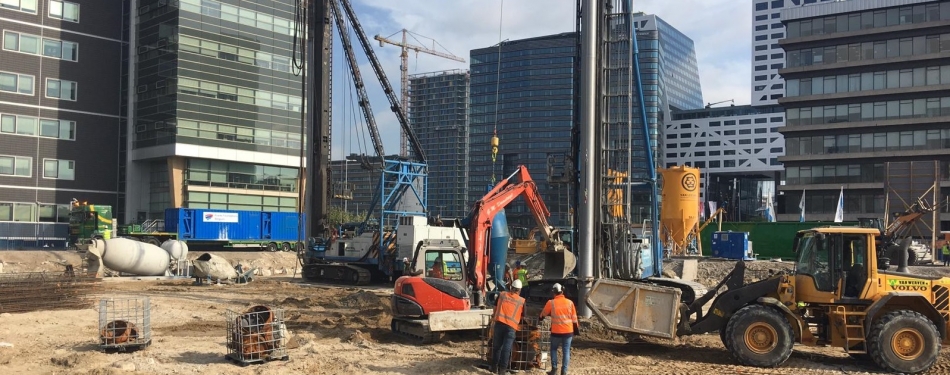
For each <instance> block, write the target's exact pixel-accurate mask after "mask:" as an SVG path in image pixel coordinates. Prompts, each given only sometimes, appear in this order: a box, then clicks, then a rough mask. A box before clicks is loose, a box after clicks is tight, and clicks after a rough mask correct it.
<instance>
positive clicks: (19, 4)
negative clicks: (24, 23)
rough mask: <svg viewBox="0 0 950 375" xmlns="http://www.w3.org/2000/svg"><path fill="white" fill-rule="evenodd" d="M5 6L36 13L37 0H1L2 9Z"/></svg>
mask: <svg viewBox="0 0 950 375" xmlns="http://www.w3.org/2000/svg"><path fill="white" fill-rule="evenodd" d="M3 8H5V9H13V10H19V11H21V12H26V13H36V0H0V9H3Z"/></svg>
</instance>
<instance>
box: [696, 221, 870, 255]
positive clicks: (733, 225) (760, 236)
mask: <svg viewBox="0 0 950 375" xmlns="http://www.w3.org/2000/svg"><path fill="white" fill-rule="evenodd" d="M857 225H858V223H857V222H844V223H834V222H822V221H806V222H804V223H802V222H794V221H792V222H774V223H772V222H723V223H722V231H724V232H728V231H733V232H749V241H751V242H752V251H753V252H754V253H755V254H756V256H757V257H758V258H759V259H769V258H782V259H786V260H793V259H795V254H794V252H793V251H792V240H794V239H795V233H798V231H800V230H807V229H812V228H817V227H827V226H835V227H842V226H857ZM718 230H719V226H718V225H717V224H716V223H715V222H713V223H712V224H709V226H708V227H706V229H704V230H703V233H702V239H703V255H705V256H711V255H712V242H711V239H712V235H713V232H716V231H718Z"/></svg>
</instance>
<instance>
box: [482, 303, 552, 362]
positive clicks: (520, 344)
mask: <svg viewBox="0 0 950 375" xmlns="http://www.w3.org/2000/svg"><path fill="white" fill-rule="evenodd" d="M482 319H483V322H482V323H483V324H482V326H483V327H485V328H483V329H482V344H481V347H480V348H479V354H480V355H481V357H482V358H484V359H485V361H487V362H488V363H492V361H493V359H492V357H493V355H494V353H492V345H493V341H494V338H493V337H492V335H493V332H494V324H495V322H494V321H493V320H492V316H490V315H488V316H483V317H482ZM550 349H551V324H550V322H548V321H546V320H538V318H537V317H528V316H525V317H523V318H522V319H521V325H520V326H519V327H518V330H517V331H515V341H514V343H512V345H511V359H510V361H509V362H508V369H509V370H512V371H528V370H531V369H535V368H539V369H544V368H546V364H547V361H548V353H549V351H550Z"/></svg>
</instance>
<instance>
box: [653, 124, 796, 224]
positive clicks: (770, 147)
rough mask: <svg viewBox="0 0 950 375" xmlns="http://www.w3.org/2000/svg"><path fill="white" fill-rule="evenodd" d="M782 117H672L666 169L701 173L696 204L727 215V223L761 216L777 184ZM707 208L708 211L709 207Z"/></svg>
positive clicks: (667, 132)
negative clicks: (679, 167)
mask: <svg viewBox="0 0 950 375" xmlns="http://www.w3.org/2000/svg"><path fill="white" fill-rule="evenodd" d="M784 123H785V112H784V110H783V109H782V108H781V107H780V106H777V105H771V106H732V107H722V108H706V109H698V110H692V111H675V112H673V120H672V121H671V122H670V124H669V125H668V126H667V128H666V135H665V138H666V139H665V143H666V167H667V168H669V167H672V166H676V165H689V166H692V167H696V168H699V170H700V200H701V201H703V202H716V207H722V208H724V209H726V215H725V218H726V220H729V221H749V220H752V219H753V218H755V217H758V216H761V211H760V209H761V208H762V207H764V205H765V203H766V202H765V199H766V196H764V195H763V193H764V194H767V196H773V194H774V193H775V187H776V186H777V185H779V184H780V182H781V175H782V171H783V168H782V164H781V163H780V162H779V160H778V158H779V156H781V155H783V154H784V147H785V141H784V139H783V138H782V135H781V134H780V133H779V129H780V128H781V127H782V126H783V125H784ZM707 207H708V206H707Z"/></svg>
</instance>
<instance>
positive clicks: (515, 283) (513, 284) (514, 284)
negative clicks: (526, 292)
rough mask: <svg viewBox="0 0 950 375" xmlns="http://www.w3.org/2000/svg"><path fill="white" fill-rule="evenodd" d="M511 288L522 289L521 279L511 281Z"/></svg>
mask: <svg viewBox="0 0 950 375" xmlns="http://www.w3.org/2000/svg"><path fill="white" fill-rule="evenodd" d="M511 289H521V280H515V281H513V282H511Z"/></svg>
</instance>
